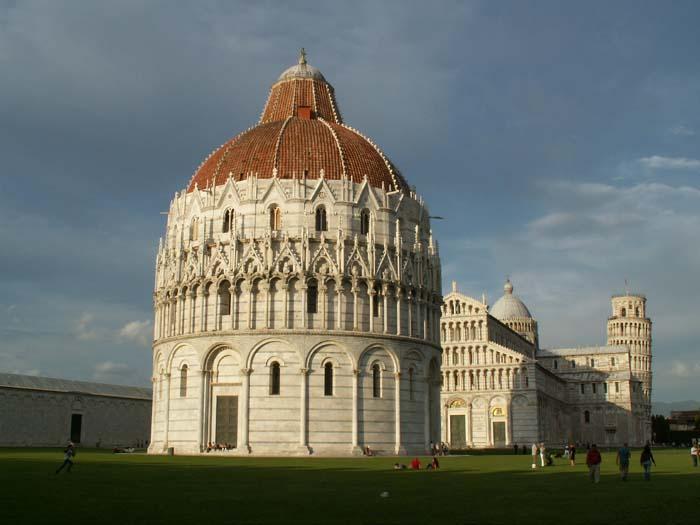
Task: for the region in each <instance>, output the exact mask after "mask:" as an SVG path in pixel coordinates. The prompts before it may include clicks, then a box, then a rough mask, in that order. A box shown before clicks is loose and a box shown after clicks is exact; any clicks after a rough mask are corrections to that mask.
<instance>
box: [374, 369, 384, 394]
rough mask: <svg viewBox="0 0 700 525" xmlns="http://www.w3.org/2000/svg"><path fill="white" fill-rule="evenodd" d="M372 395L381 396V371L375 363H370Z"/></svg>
mask: <svg viewBox="0 0 700 525" xmlns="http://www.w3.org/2000/svg"><path fill="white" fill-rule="evenodd" d="M372 397H382V371H381V369H380V368H379V365H378V364H376V363H375V364H374V365H372Z"/></svg>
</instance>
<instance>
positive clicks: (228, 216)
mask: <svg viewBox="0 0 700 525" xmlns="http://www.w3.org/2000/svg"><path fill="white" fill-rule="evenodd" d="M232 230H233V210H226V211H225V212H224V222H223V223H222V225H221V231H222V232H224V233H228V232H230V231H232Z"/></svg>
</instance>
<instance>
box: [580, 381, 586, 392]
mask: <svg viewBox="0 0 700 525" xmlns="http://www.w3.org/2000/svg"><path fill="white" fill-rule="evenodd" d="M581 393H582V394H585V393H586V385H584V384H583V383H581Z"/></svg>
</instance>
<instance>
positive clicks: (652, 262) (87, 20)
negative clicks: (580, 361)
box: [0, 1, 700, 399]
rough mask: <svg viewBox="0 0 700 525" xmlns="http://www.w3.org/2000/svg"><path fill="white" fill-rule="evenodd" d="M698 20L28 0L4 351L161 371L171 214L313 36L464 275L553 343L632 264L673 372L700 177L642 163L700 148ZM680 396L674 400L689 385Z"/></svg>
mask: <svg viewBox="0 0 700 525" xmlns="http://www.w3.org/2000/svg"><path fill="white" fill-rule="evenodd" d="M693 15H695V16H693ZM697 15H698V6H697V5H695V3H692V2H688V3H683V2H680V3H679V2H675V3H674V4H673V5H672V6H668V5H660V4H659V5H653V4H652V5H644V6H640V5H639V4H638V3H637V2H617V3H612V4H602V3H601V4H592V5H591V4H580V5H575V4H567V5H566V6H565V7H564V6H563V5H562V4H561V3H560V2H551V3H549V2H540V3H538V4H537V5H532V4H526V3H521V2H506V3H494V2H470V3H464V2H450V1H444V2H438V3H430V4H427V3H424V2H380V3H378V2H353V3H352V4H343V3H319V2H294V3H288V4H272V3H267V2H261V3H250V2H240V3H238V2H236V3H234V2H228V3H225V2H224V3H221V2H197V3H193V4H189V5H188V4H182V5H173V4H172V3H171V2H157V1H154V2H147V3H144V2H132V1H124V2H118V3H113V4H97V3H90V2H73V3H62V4H59V3H56V2H31V1H29V2H17V3H12V2H11V3H6V4H4V5H3V6H2V7H0V67H1V68H2V71H3V81H2V82H1V83H0V162H1V163H2V164H1V169H2V176H0V243H2V250H3V251H2V257H0V293H1V294H2V297H3V303H4V304H5V305H6V306H7V307H9V306H10V305H14V308H13V309H12V311H5V312H4V313H3V311H2V309H0V330H2V333H3V334H4V337H3V338H2V341H0V353H2V354H3V355H5V354H6V355H11V356H12V360H11V361H7V362H8V363H10V362H11V363H13V364H8V366H11V368H12V369H17V370H41V372H42V373H46V374H49V375H60V376H71V377H82V378H90V377H93V376H94V375H95V374H97V373H102V374H103V376H104V377H106V375H105V374H107V373H108V372H109V374H110V377H112V378H113V379H114V380H115V381H122V380H126V378H128V377H136V376H134V375H132V374H131V371H139V372H143V373H142V375H140V376H138V377H140V378H141V379H140V380H143V381H145V380H146V378H147V377H148V373H149V371H148V367H149V363H150V358H149V356H148V350H147V349H145V348H144V347H143V345H142V342H143V339H144V337H145V335H144V334H145V333H146V332H147V322H148V320H149V319H150V317H151V292H152V283H153V279H152V273H153V262H154V261H153V258H154V252H155V247H156V245H157V240H158V237H159V236H160V235H161V234H162V230H163V226H164V224H163V219H162V216H160V215H159V212H160V211H162V210H165V209H167V206H168V202H169V200H170V199H171V198H172V195H173V193H174V192H175V191H177V190H179V189H181V188H182V187H184V186H185V184H186V182H187V181H188V179H189V177H190V176H191V174H192V172H193V170H194V169H195V168H196V167H197V165H198V164H199V163H200V162H201V160H202V159H203V158H204V157H205V156H206V155H207V154H208V153H209V152H210V151H211V150H212V149H214V148H215V147H217V146H218V145H219V144H221V143H223V142H224V141H226V140H227V139H228V138H230V137H231V136H233V135H235V134H236V133H238V132H239V131H240V130H242V129H245V128H247V127H248V126H250V125H251V124H254V123H255V121H256V120H257V118H258V117H259V114H260V111H261V109H262V106H263V104H264V101H265V98H266V96H267V90H268V88H269V85H270V84H271V83H272V82H273V81H274V80H275V78H276V77H277V75H278V74H279V73H280V72H281V71H282V70H283V69H284V68H286V67H287V66H288V65H290V64H292V63H293V62H294V61H295V59H296V52H297V49H298V48H299V47H301V46H305V47H306V48H307V50H308V52H309V59H310V61H311V63H313V64H314V65H316V66H318V67H320V68H321V70H322V71H323V73H324V75H325V76H326V78H328V79H329V80H330V81H331V83H333V84H334V86H335V87H336V91H337V95H338V99H339V104H340V107H341V110H342V112H343V114H344V117H345V119H346V121H347V122H348V123H349V124H351V125H353V126H355V127H357V128H359V129H361V130H362V131H363V132H365V133H366V134H367V135H369V136H371V137H372V138H373V139H375V140H376V141H377V142H378V143H379V144H380V145H381V146H382V147H383V149H384V150H385V151H386V152H387V153H388V155H389V156H390V157H391V158H392V160H394V161H395V162H396V163H397V165H399V166H400V167H401V169H402V171H403V172H404V174H405V175H406V176H407V178H408V179H409V181H410V182H411V183H412V184H415V185H416V186H417V188H418V190H419V191H420V192H422V193H423V195H424V196H425V197H426V199H427V202H428V203H429V205H430V207H431V210H432V211H433V212H435V213H436V214H439V215H442V216H445V217H446V218H447V220H446V221H444V222H439V223H436V224H435V225H434V227H435V233H436V235H437V238H438V239H439V240H440V242H441V248H442V257H443V263H444V267H445V271H444V275H445V278H446V280H447V281H449V280H450V279H452V278H457V279H459V280H460V282H461V283H463V287H465V288H467V289H469V290H470V291H471V292H472V293H475V294H480V292H481V291H482V289H484V288H485V289H486V291H487V292H489V296H490V297H492V298H495V296H496V295H497V294H498V295H500V290H499V286H500V282H501V281H502V279H503V277H504V275H505V274H511V275H513V277H514V278H516V277H517V278H518V280H519V281H520V282H519V283H518V284H517V286H518V288H519V289H520V290H521V291H523V292H524V293H525V294H526V296H527V298H528V300H529V301H530V303H531V304H530V306H531V307H532V309H533V310H534V311H535V312H538V314H539V317H540V324H541V326H542V330H543V336H544V339H545V340H549V341H551V342H552V343H557V344H558V343H562V344H563V343H564V342H568V341H574V340H575V342H578V341H581V340H585V341H584V342H594V343H595V342H599V340H600V338H602V337H603V335H602V331H603V325H602V323H603V322H604V318H605V316H606V315H607V308H608V305H607V296H608V295H609V293H610V292H612V291H614V290H613V288H615V287H619V286H620V283H621V282H622V280H623V279H624V277H625V276H627V277H629V278H631V279H633V280H634V282H636V283H638V286H639V287H640V288H642V289H644V290H646V291H648V292H649V295H650V310H651V311H652V312H654V314H655V315H657V318H656V319H655V320H656V324H655V327H656V330H657V332H656V333H657V334H662V336H661V337H658V338H657V339H656V341H655V345H656V355H658V356H659V357H658V358H657V363H660V366H662V365H664V359H668V361H667V362H666V365H667V368H668V370H671V371H672V370H673V367H672V366H671V359H676V360H679V361H682V359H683V358H684V357H683V356H684V355H686V354H687V353H688V352H689V351H690V349H691V348H692V344H691V343H690V340H689V339H688V338H687V330H685V329H684V327H685V326H686V325H684V324H683V323H685V319H687V316H686V313H685V312H686V310H685V309H686V308H687V307H688V305H689V304H690V303H691V302H692V301H691V298H690V295H691V294H689V292H688V289H687V286H686V285H685V284H686V283H687V282H688V281H689V280H691V279H692V278H694V270H693V267H692V265H691V263H694V262H696V261H697V253H695V252H693V251H692V250H690V249H688V248H687V244H685V243H684V240H683V239H682V238H681V236H686V237H688V239H687V240H688V241H691V240H692V241H695V240H696V239H695V237H694V236H693V235H694V233H693V229H692V228H693V227H694V226H695V224H696V223H695V221H696V219H697V212H696V211H693V210H694V209H693V206H696V204H697V203H696V200H695V197H694V195H693V194H692V191H691V190H692V189H693V187H697V186H698V183H697V174H696V173H692V170H678V169H676V170H672V171H673V173H668V172H666V173H663V174H662V173H660V171H661V170H648V169H647V170H641V168H644V166H640V163H639V161H638V159H643V158H655V159H662V158H663V159H698V158H700V152H699V151H698V147H697V142H696V141H694V136H693V133H694V131H693V130H697V129H699V128H700V122H699V120H700V117H698V112H697V104H698V102H697V92H698V89H699V88H700V74H698V72H697V65H696V57H695V55H694V54H693V52H692V50H694V49H695V48H697V31H696V27H695V20H696V19H697ZM658 162H660V161H657V164H658ZM667 165H668V162H667ZM667 171H668V170H667ZM657 177H663V181H659V180H657ZM435 180H441V183H440V184H434V181H435ZM659 185H661V186H659ZM682 188H686V190H683V189H682ZM618 208H619V209H618ZM695 209H697V208H695ZM674 232H676V233H674ZM635 239H639V240H640V241H641V242H638V244H637V245H635V244H634V243H633V240H635ZM675 254H680V255H678V256H676V255H675ZM669 268H671V269H672V271H670V272H669V271H668V269H669ZM592 282H593V283H595V286H592V285H591V283H592ZM661 283H664V284H663V285H662V284H661ZM582 290H585V293H582ZM567 301H574V304H575V307H570V306H567V305H568V304H570V303H568V302H567ZM86 314H88V315H91V316H92V317H91V318H90V319H89V322H84V323H83V325H82V327H83V329H84V331H83V332H80V331H78V330H77V328H78V327H80V326H81V324H80V321H81V319H82V320H83V321H86V319H87V318H86V317H85V315H86ZM572 317H575V318H576V319H579V318H581V319H583V320H582V321H581V322H579V323H577V322H575V321H572V320H571V319H572ZM37 319H43V320H45V321H43V322H42V323H40V325H41V326H39V327H38V326H37V322H36V320H37ZM674 319H678V320H679V321H674ZM30 320H31V322H30ZM583 321H585V323H584V322H583ZM586 324H588V325H589V327H588V328H584V329H582V328H581V326H583V325H586ZM691 324H692V323H691ZM590 326H593V328H590ZM664 326H667V327H673V328H672V329H671V328H666V329H665V328H664ZM125 327H128V328H125ZM81 333H82V334H83V338H82V339H81V338H79V335H80V334H81ZM86 334H90V337H87V335H86ZM548 334H550V335H548ZM678 334H683V335H678ZM591 339H593V340H592V341H591ZM116 353H118V354H119V358H115V354H116ZM666 356H668V357H666ZM100 363H103V364H104V363H108V364H110V366H112V365H113V366H112V368H111V369H110V370H107V368H109V367H107V365H105V366H104V370H102V371H101V372H100V370H98V369H97V368H95V367H96V366H97V365H98V364H100ZM122 365H123V367H126V368H123V367H122ZM120 367H122V368H120ZM127 369H128V370H129V373H121V372H123V371H124V370H127ZM667 377H672V373H671V372H669V375H668V376H667ZM668 385H669V386H668V387H662V388H659V389H657V392H658V393H659V395H663V396H665V397H666V398H669V399H670V398H673V397H683V396H685V395H686V392H687V390H684V389H683V388H685V387H683V388H681V387H678V388H676V387H674V386H673V384H672V381H669V382H668ZM663 388H666V389H665V390H664V389H663Z"/></svg>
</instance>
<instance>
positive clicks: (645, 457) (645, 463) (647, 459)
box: [639, 442, 656, 481]
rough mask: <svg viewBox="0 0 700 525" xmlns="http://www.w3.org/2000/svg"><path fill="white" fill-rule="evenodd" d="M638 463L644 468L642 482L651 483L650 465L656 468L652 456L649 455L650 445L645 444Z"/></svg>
mask: <svg viewBox="0 0 700 525" xmlns="http://www.w3.org/2000/svg"><path fill="white" fill-rule="evenodd" d="M639 463H640V464H641V465H642V467H644V481H651V465H652V464H653V465H654V466H656V461H655V460H654V454H652V453H651V445H649V442H647V444H646V445H644V450H642V455H641V456H640V457H639Z"/></svg>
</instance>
